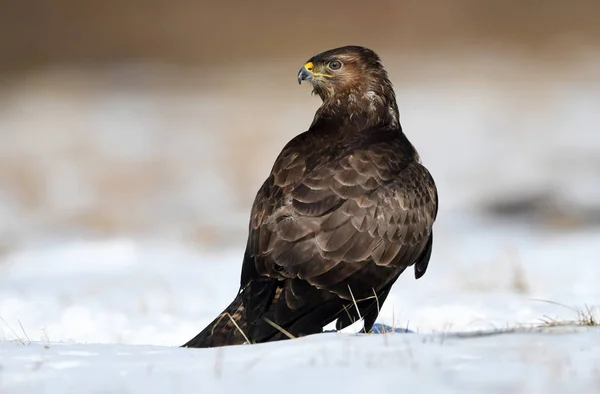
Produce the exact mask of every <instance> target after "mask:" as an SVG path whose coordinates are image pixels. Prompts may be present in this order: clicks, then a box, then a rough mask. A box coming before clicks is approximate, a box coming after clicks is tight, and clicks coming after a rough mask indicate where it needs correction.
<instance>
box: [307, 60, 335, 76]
mask: <svg viewBox="0 0 600 394" xmlns="http://www.w3.org/2000/svg"><path fill="white" fill-rule="evenodd" d="M304 68H305V69H306V71H308V72H309V73H311V74H312V75H313V76H315V77H326V78H331V77H333V75H329V74H323V73H316V72H313V70H314V69H315V65H314V64H313V62H308V63H306V64H305V65H304Z"/></svg>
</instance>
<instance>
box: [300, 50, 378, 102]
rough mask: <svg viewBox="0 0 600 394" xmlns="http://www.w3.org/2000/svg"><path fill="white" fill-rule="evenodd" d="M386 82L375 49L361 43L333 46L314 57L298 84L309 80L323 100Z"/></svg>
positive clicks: (303, 71) (305, 67)
mask: <svg viewBox="0 0 600 394" xmlns="http://www.w3.org/2000/svg"><path fill="white" fill-rule="evenodd" d="M382 80H384V81H387V74H386V72H385V70H384V69H383V66H382V65H381V60H380V59H379V56H377V54H376V53H375V52H373V51H372V50H370V49H367V48H364V47H360V46H346V47H341V48H336V49H331V50H329V51H325V52H322V53H319V54H318V55H315V56H313V57H312V58H310V59H309V60H308V62H306V64H305V65H304V66H303V67H302V68H301V69H300V71H299V72H298V83H302V81H308V82H310V83H311V84H312V86H313V91H314V93H316V94H318V95H319V96H320V97H321V99H323V101H326V100H327V99H329V98H333V97H335V96H338V95H340V94H344V93H348V92H352V91H356V92H357V93H364V92H366V91H368V90H369V89H370V87H371V86H373V85H376V84H380V83H381V82H382Z"/></svg>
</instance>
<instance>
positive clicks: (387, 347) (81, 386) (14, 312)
mask: <svg viewBox="0 0 600 394" xmlns="http://www.w3.org/2000/svg"><path fill="white" fill-rule="evenodd" d="M449 219H450V218H449ZM461 223H463V226H462V227H459V228H457V226H456V221H455V220H448V221H441V223H440V225H439V226H437V227H436V231H437V232H436V234H437V238H438V239H439V240H438V241H437V242H436V248H435V251H434V254H433V256H432V260H431V265H430V268H429V271H428V272H427V274H426V275H425V276H424V277H423V278H422V279H420V280H418V281H415V280H414V278H413V277H412V273H409V272H406V273H405V274H404V275H403V276H402V277H401V278H400V279H399V280H398V282H397V283H396V285H395V286H394V288H393V291H392V293H391V295H390V297H389V299H388V301H387V302H386V303H385V306H384V307H383V308H382V311H381V315H380V318H379V321H380V322H381V323H385V324H388V325H392V326H395V327H408V328H409V329H410V330H413V331H415V333H406V334H400V333H395V334H382V335H361V334H356V332H357V331H359V330H360V326H359V327H356V325H355V326H353V327H350V328H348V329H346V330H345V331H344V332H343V333H324V334H320V335H314V336H310V337H306V338H300V339H296V340H291V341H281V342H278V343H270V344H261V345H250V346H248V345H243V346H236V347H228V348H222V349H181V348H178V347H177V346H178V345H181V344H183V343H184V342H185V341H187V340H188V339H190V338H191V337H192V336H194V335H195V334H196V333H197V332H198V331H199V330H200V329H202V328H203V327H204V325H206V324H207V323H208V322H209V321H210V320H211V319H212V318H214V317H215V316H216V315H217V314H218V313H219V312H220V311H221V310H222V309H223V308H224V307H225V306H226V304H227V303H228V302H230V301H231V299H232V298H233V297H234V295H235V293H236V291H237V286H238V278H239V269H240V263H241V256H242V249H241V248H232V250H231V251H226V252H222V251H221V252H218V253H217V252H210V251H202V250H190V249H186V248H184V247H182V246H181V245H176V244H161V243H160V242H149V241H147V242H140V241H133V240H129V239H113V240H97V241H94V240H81V241H72V242H64V243H51V244H47V245H43V244H42V245H37V246H35V247H34V246H30V247H28V248H25V249H24V250H22V251H20V252H16V253H13V254H11V255H9V256H8V257H6V258H5V259H4V260H3V261H2V262H1V263H0V317H1V318H2V320H0V341H2V342H0V393H41V392H49V393H84V392H90V393H96V392H98V393H113V392H114V393H137V392H140V393H165V392H168V393H213V392H214V393H218V392H241V391H244V392H274V391H279V390H280V389H281V387H285V391H286V392H289V393H296V392H297V393H304V392H306V391H307V390H316V389H317V388H318V390H323V391H332V390H336V391H342V392H364V391H367V390H368V391H373V390H375V391H378V390H379V391H381V390H382V391H383V392H392V391H395V390H397V389H398V388H402V389H403V390H408V392H435V393H446V392H486V393H495V392H498V393H521V392H523V393H525V392H527V393H537V392H539V393H542V392H544V393H554V392H557V393H558V392H597V391H598V390H600V356H599V355H600V330H599V329H596V328H593V327H591V328H588V327H575V326H569V327H558V328H553V329H544V330H542V331H538V330H532V329H531V328H530V327H531V324H535V323H540V321H541V319H557V320H573V319H577V312H576V310H583V309H584V308H585V306H586V305H587V306H588V307H590V308H591V309H592V312H593V313H596V312H597V309H594V308H595V305H596V304H598V300H599V299H600V297H599V296H600V290H599V288H598V286H597V283H598V278H600V264H597V262H598V261H600V249H599V248H598V246H597V245H598V243H597V241H598V239H600V231H591V230H589V229H587V230H586V231H581V232H572V233H560V234H556V233H546V234H540V233H539V232H531V231H529V230H528V229H526V228H519V227H518V226H514V225H511V227H510V228H505V227H503V226H502V225H499V224H498V223H494V222H492V223H482V222H480V223H476V222H473V223H471V224H466V222H465V221H464V220H463V221H461ZM450 224H452V225H450ZM483 228H485V232H484V231H483V230H482V229H483ZM548 301H550V302H548ZM551 302H559V303H561V304H564V305H557V304H553V303H551ZM569 307H572V308H574V309H575V310H574V309H569ZM515 327H517V328H519V327H520V329H519V330H517V332H514V333H504V334H498V335H483V336H479V335H473V336H468V335H467V336H465V333H471V334H473V333H474V332H480V331H483V332H485V333H493V332H497V331H502V329H505V328H515Z"/></svg>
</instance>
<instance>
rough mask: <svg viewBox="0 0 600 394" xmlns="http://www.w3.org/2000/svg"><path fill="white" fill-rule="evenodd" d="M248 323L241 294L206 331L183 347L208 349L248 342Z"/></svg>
mask: <svg viewBox="0 0 600 394" xmlns="http://www.w3.org/2000/svg"><path fill="white" fill-rule="evenodd" d="M246 330H247V323H246V318H245V313H244V304H243V302H242V297H241V294H238V295H237V296H236V297H235V299H234V300H233V302H232V303H231V304H230V305H229V306H228V307H227V308H225V310H224V311H223V312H222V313H221V314H220V315H219V316H217V318H216V319H215V320H213V321H212V323H210V324H209V325H208V326H207V327H206V328H205V329H204V330H202V331H201V332H200V333H199V334H198V335H196V336H195V337H194V338H192V339H191V340H190V341H188V342H187V343H186V344H185V345H183V346H182V347H194V348H207V347H217V346H229V345H241V344H243V343H246V342H248V338H247V337H246V334H245V332H246Z"/></svg>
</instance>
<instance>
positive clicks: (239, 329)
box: [225, 312, 252, 343]
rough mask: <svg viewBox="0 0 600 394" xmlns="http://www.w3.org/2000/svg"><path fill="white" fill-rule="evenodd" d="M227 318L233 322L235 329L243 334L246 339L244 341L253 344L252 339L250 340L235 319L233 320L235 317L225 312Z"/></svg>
mask: <svg viewBox="0 0 600 394" xmlns="http://www.w3.org/2000/svg"><path fill="white" fill-rule="evenodd" d="M225 316H227V317H228V318H229V320H231V322H232V323H233V325H234V326H235V328H237V330H238V331H239V332H240V333H241V334H242V336H243V337H244V339H245V340H246V342H248V343H252V342H250V339H248V336H247V335H246V333H245V332H244V331H243V330H242V329H241V328H240V326H239V325H238V324H237V322H236V321H235V319H234V318H233V316H231V315H230V314H229V313H228V312H225Z"/></svg>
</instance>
